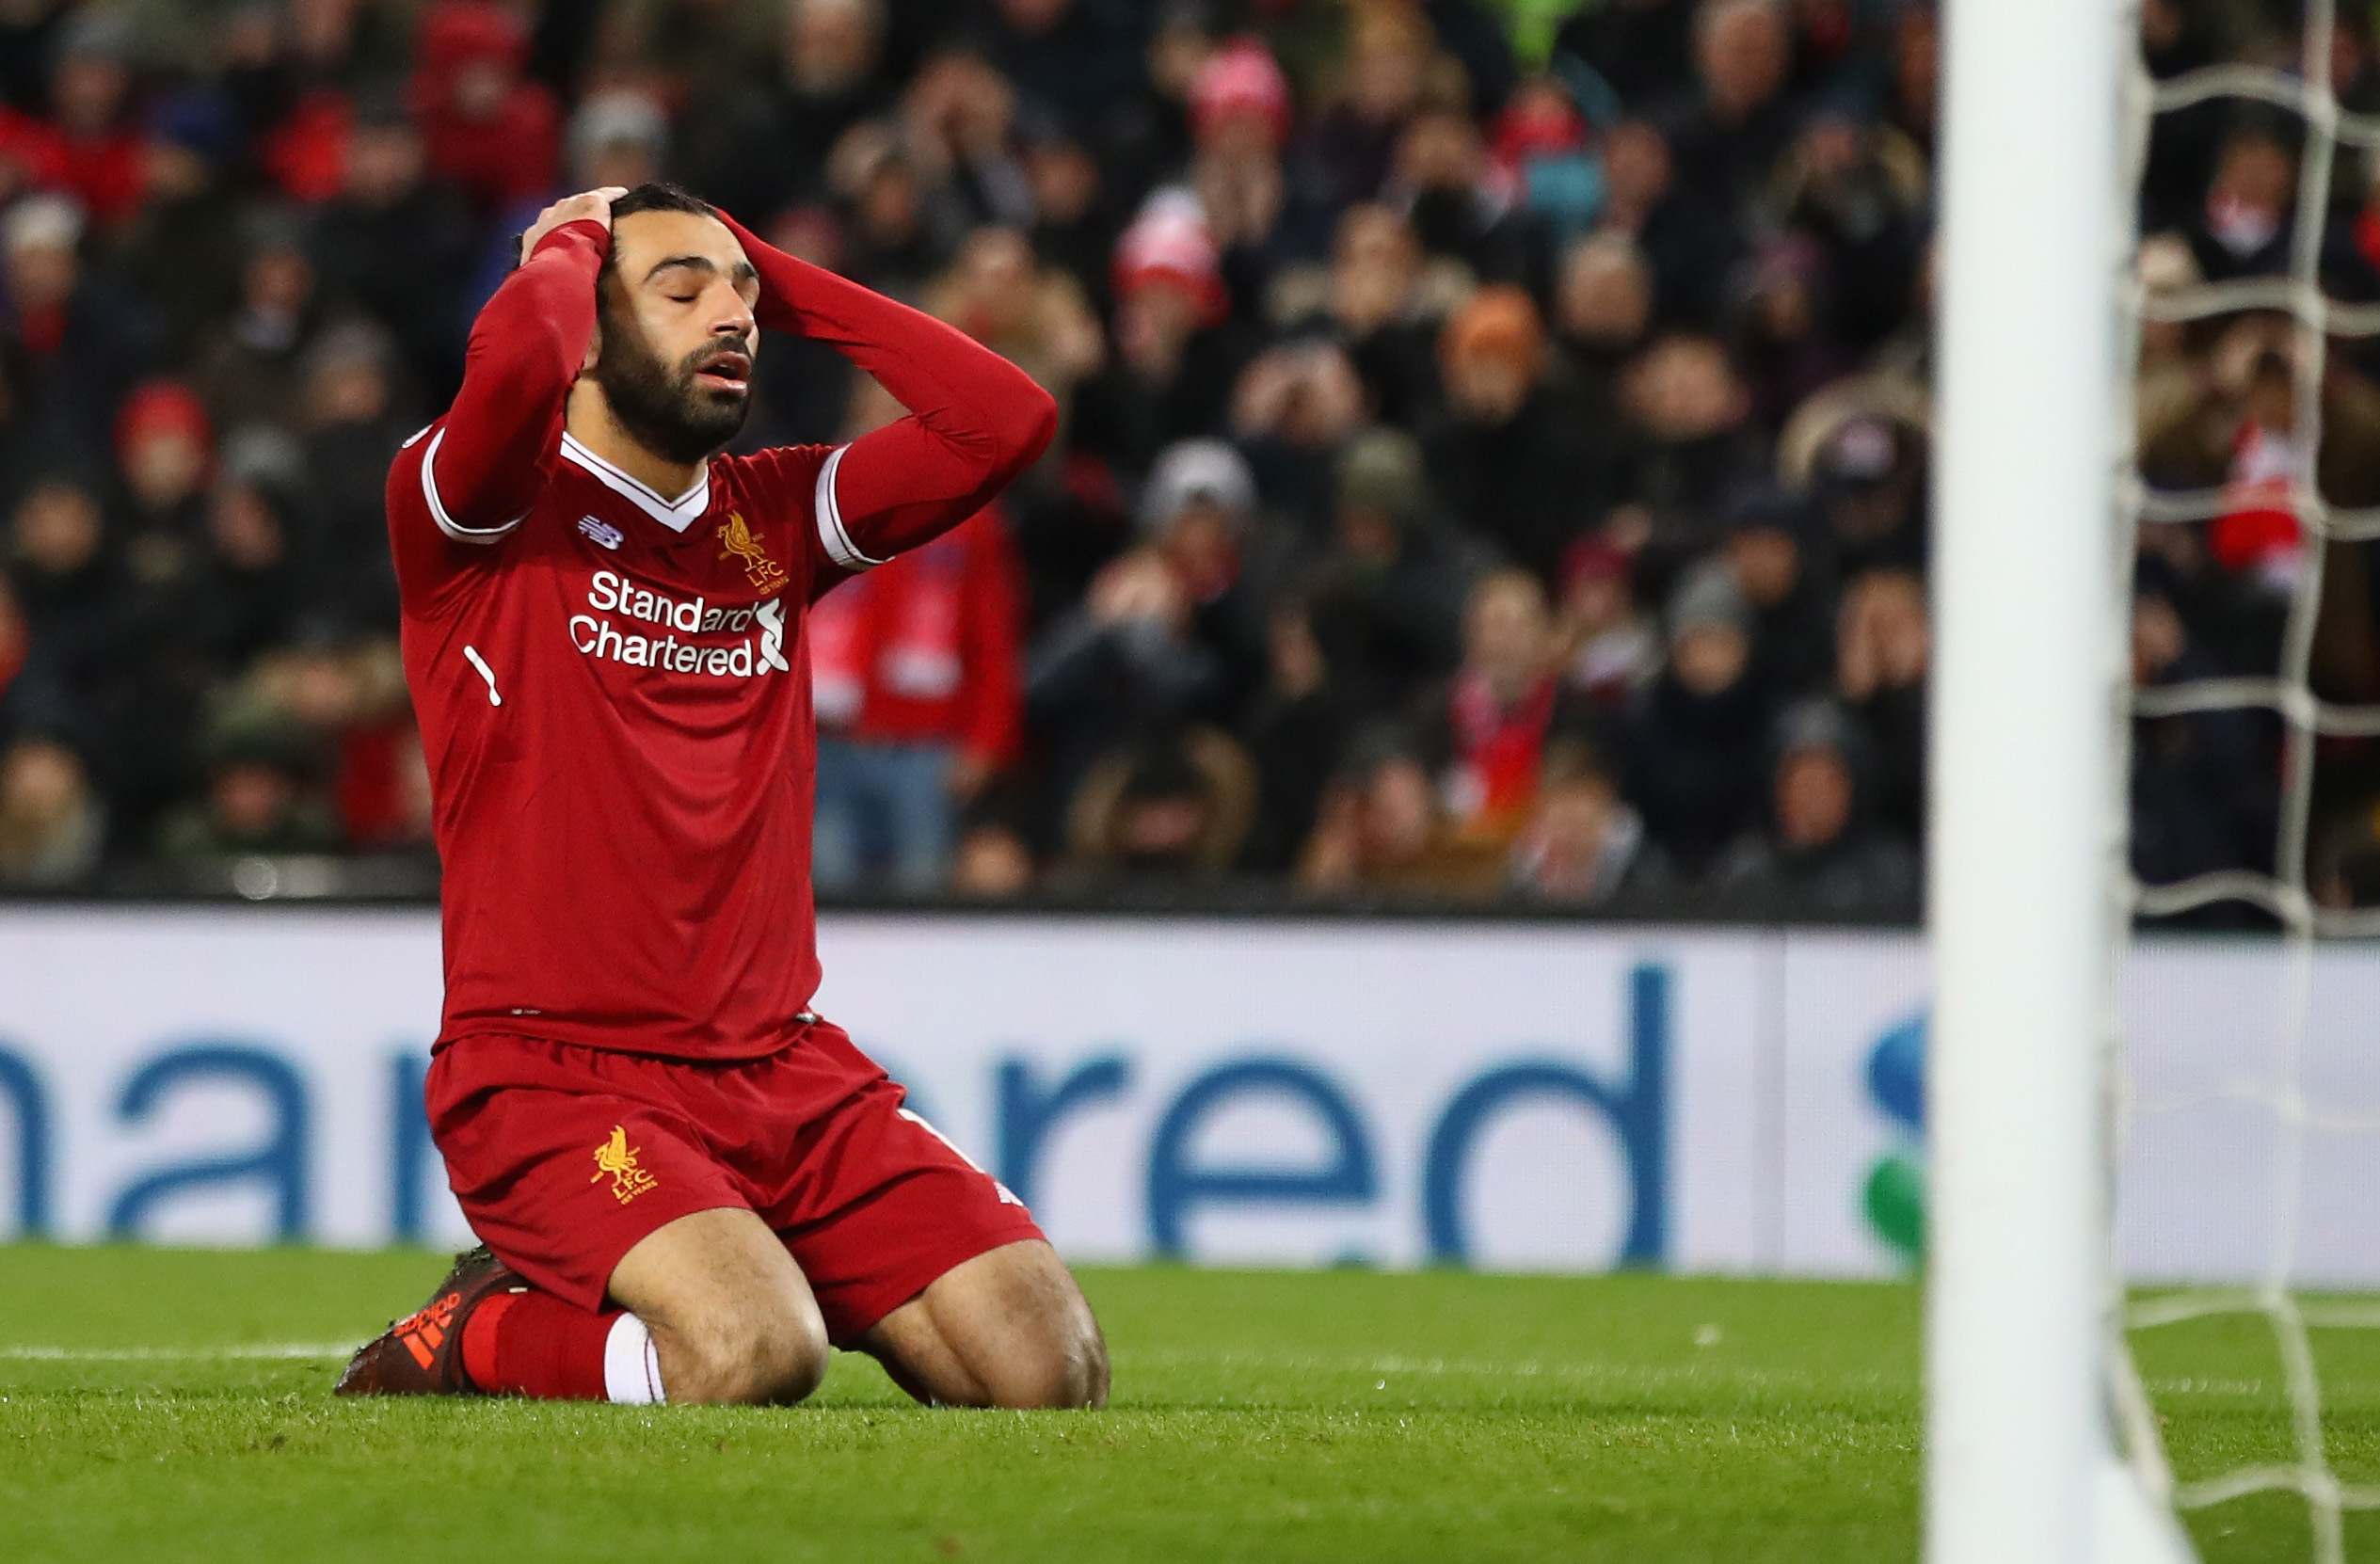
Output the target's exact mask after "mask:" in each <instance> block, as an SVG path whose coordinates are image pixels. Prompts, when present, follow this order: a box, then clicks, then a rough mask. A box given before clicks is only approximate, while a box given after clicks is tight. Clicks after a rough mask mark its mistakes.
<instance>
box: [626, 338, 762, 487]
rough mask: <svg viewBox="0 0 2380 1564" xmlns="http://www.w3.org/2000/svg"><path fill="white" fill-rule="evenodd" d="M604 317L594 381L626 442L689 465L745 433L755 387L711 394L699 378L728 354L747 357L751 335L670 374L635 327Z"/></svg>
mask: <svg viewBox="0 0 2380 1564" xmlns="http://www.w3.org/2000/svg"><path fill="white" fill-rule="evenodd" d="M605 313H606V316H607V318H606V319H605V320H604V322H603V348H602V351H601V352H600V353H599V354H598V355H597V357H596V360H595V383H596V384H597V385H599V386H600V387H602V388H603V399H604V400H605V401H606V402H608V403H610V404H611V407H612V416H613V417H614V418H616V419H618V420H619V423H620V427H621V428H623V429H625V430H627V431H628V433H629V438H631V439H633V440H635V441H636V443H637V444H639V445H641V446H643V447H644V448H645V449H646V450H647V451H650V452H651V453H652V454H653V455H656V456H659V457H660V458H661V459H662V460H663V461H665V462H676V463H679V464H682V465H685V466H689V467H691V466H693V465H694V464H695V463H696V462H699V461H701V460H703V459H704V458H705V457H708V456H711V455H715V454H717V453H718V452H719V451H720V450H721V449H722V448H723V447H725V446H726V445H727V441H729V440H731V439H735V438H736V436H737V435H738V434H739V433H741V432H742V431H743V421H744V420H745V419H746V418H747V417H749V416H750V415H751V412H752V391H751V389H750V387H749V386H748V385H747V386H746V387H745V389H744V390H743V391H736V392H727V391H712V390H711V389H709V388H707V387H705V386H702V385H698V384H697V383H696V382H695V375H697V374H699V373H700V372H701V371H702V370H703V368H704V367H705V366H706V365H708V364H709V363H710V362H711V360H712V359H715V358H717V357H718V356H719V355H720V354H721V353H722V352H724V351H726V350H728V349H733V350H734V351H736V352H738V353H742V354H743V355H745V357H746V358H747V359H749V358H750V357H751V354H752V342H751V339H750V338H748V337H722V338H718V339H715V340H713V341H711V342H708V343H704V344H703V345H702V346H700V347H698V348H696V349H695V351H694V352H692V353H689V354H687V355H686V356H685V357H684V358H683V359H679V361H678V364H677V367H676V368H674V369H673V368H671V367H670V366H669V365H666V364H664V363H663V362H662V360H661V356H660V355H659V354H657V353H655V352H654V351H653V349H652V345H651V344H650V343H647V341H646V340H645V334H644V333H643V332H641V331H639V330H637V329H636V327H635V325H634V324H633V323H632V322H628V321H623V320H621V319H619V318H618V317H617V316H616V315H613V314H612V313H611V312H610V311H605Z"/></svg>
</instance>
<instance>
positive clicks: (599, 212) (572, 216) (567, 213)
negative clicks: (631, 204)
mask: <svg viewBox="0 0 2380 1564" xmlns="http://www.w3.org/2000/svg"><path fill="white" fill-rule="evenodd" d="M627 194H628V187H627V186H626V185H620V184H607V185H604V186H603V187H602V188H601V189H599V190H582V191H580V192H579V193H578V194H577V195H575V196H565V197H563V198H562V199H560V200H558V201H556V202H554V203H553V204H552V205H551V206H549V207H547V208H546V209H545V210H544V211H543V212H540V213H538V214H537V220H536V221H535V222H534V223H531V224H530V225H529V231H527V232H525V233H523V234H522V235H521V236H520V259H521V260H523V261H526V260H528V259H529V258H530V257H531V256H532V255H535V254H536V253H537V241H539V240H540V239H543V238H544V237H545V236H546V235H547V234H549V233H551V232H552V231H554V230H555V229H557V228H560V227H561V226H562V225H563V224H565V223H576V222H585V221H588V220H589V219H592V220H593V221H596V222H599V223H601V224H602V225H603V226H604V227H605V228H606V229H609V228H610V227H611V226H612V203H613V202H614V201H615V200H617V199H620V198H621V197H622V196H625V195H627Z"/></svg>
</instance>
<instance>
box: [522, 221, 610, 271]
mask: <svg viewBox="0 0 2380 1564" xmlns="http://www.w3.org/2000/svg"><path fill="white" fill-rule="evenodd" d="M573 244H586V245H590V246H592V247H594V250H595V253H596V254H598V255H601V254H602V253H603V252H604V251H605V250H607V249H609V248H611V246H612V231H611V229H610V228H609V227H608V226H607V225H605V224H604V222H603V221H602V220H601V219H600V218H598V217H573V218H572V219H570V221H568V222H567V223H556V224H555V225H554V226H553V227H551V228H550V229H548V230H546V231H544V232H543V233H540V234H538V235H537V238H536V242H535V244H534V245H532V246H531V247H530V249H529V253H528V254H527V255H525V256H523V257H521V261H522V263H523V264H526V263H528V262H531V261H534V260H535V259H536V258H537V257H538V256H540V255H543V254H544V253H545V252H546V251H547V250H549V249H554V248H559V247H567V246H569V245H573Z"/></svg>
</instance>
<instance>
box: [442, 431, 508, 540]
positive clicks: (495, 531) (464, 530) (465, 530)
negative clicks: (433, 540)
mask: <svg viewBox="0 0 2380 1564" xmlns="http://www.w3.org/2000/svg"><path fill="white" fill-rule="evenodd" d="M445 439H446V431H445V430H443V429H440V430H439V432H438V433H437V434H434V435H432V436H431V437H430V448H429V449H428V450H426V451H424V452H423V453H422V498H423V499H424V500H427V501H428V502H429V503H430V519H431V520H433V521H435V522H437V523H438V530H439V532H442V533H444V534H445V535H447V536H449V537H451V538H453V539H454V540H455V542H457V543H493V542H495V541H496V540H497V539H498V538H500V537H503V535H505V534H506V533H509V532H511V531H512V530H513V529H514V528H515V527H518V526H519V525H520V524H521V522H523V521H525V520H527V519H528V517H527V515H526V514H523V515H520V516H516V517H514V518H513V519H511V520H509V521H507V522H505V523H504V524H503V526H501V527H466V526H464V525H463V524H462V523H460V522H458V521H456V520H455V519H454V518H453V517H451V516H449V515H447V514H446V505H445V503H444V502H442V501H440V500H439V497H438V480H437V479H436V478H435V477H433V476H432V475H431V472H430V464H431V463H432V462H434V461H436V460H438V448H439V445H440V444H441V443H442V442H443V441H444V440H445Z"/></svg>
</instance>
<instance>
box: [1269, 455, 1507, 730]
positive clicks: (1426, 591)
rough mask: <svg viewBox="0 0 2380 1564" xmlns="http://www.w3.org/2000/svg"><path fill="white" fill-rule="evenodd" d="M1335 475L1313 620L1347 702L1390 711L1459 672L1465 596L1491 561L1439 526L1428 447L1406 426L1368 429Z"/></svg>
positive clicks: (1353, 708)
mask: <svg viewBox="0 0 2380 1564" xmlns="http://www.w3.org/2000/svg"><path fill="white" fill-rule="evenodd" d="M1335 480H1336V481H1335V484H1334V490H1335V498H1336V501H1337V503H1336V504H1335V506H1334V509H1333V528H1332V538H1331V542H1330V544H1329V545H1328V550H1327V552H1326V553H1325V555H1324V557H1323V560H1322V563H1321V565H1320V567H1318V569H1317V571H1316V572H1315V582H1314V590H1313V594H1312V608H1311V614H1310V620H1309V622H1310V624H1311V626H1312V630H1313V634H1314V638H1315V641H1316V643H1317V644H1318V646H1319V647H1320V649H1321V652H1322V657H1323V661H1324V662H1325V663H1326V664H1327V665H1328V667H1329V668H1330V670H1331V677H1332V678H1333V680H1334V682H1335V684H1336V685H1337V687H1338V692H1339V694H1340V698H1341V699H1342V701H1343V702H1344V705H1345V709H1346V710H1348V711H1350V712H1352V713H1361V714H1380V713H1384V712H1386V711H1389V710H1395V709H1398V708H1401V707H1402V706H1403V705H1404V704H1405V703H1406V702H1408V701H1409V700H1411V699H1412V698H1413V695H1414V693H1415V692H1416V691H1418V690H1419V689H1421V688H1422V686H1424V685H1425V684H1427V683H1428V682H1429V681H1430V680H1431V679H1434V678H1444V677H1445V676H1446V675H1447V674H1448V673H1450V672H1452V671H1453V669H1454V667H1455V664H1456V663H1457V662H1459V661H1460V660H1461V658H1462V612H1463V604H1464V603H1465V601H1466V600H1467V599H1468V598H1469V597H1470V593H1471V584H1472V583H1473V582H1474V581H1475V580H1477V579H1478V576H1479V574H1480V572H1481V570H1482V569H1483V567H1484V562H1483V560H1482V559H1481V557H1480V553H1479V551H1478V550H1477V549H1475V548H1474V547H1473V546H1472V545H1471V544H1470V542H1469V540H1468V539H1467V538H1465V537H1464V536H1463V535H1462V534H1460V533H1456V532H1454V531H1452V530H1450V529H1446V528H1442V527H1440V526H1439V525H1438V524H1437V522H1436V520H1435V519H1434V518H1433V516H1432V515H1431V502H1430V483H1429V479H1428V477H1427V475H1426V473H1425V471H1424V470H1423V466H1422V456H1421V448H1420V446H1419V445H1418V444H1416V443H1415V441H1414V437H1413V436H1411V435H1409V434H1407V433H1405V432H1404V431H1403V430H1402V429H1386V428H1380V427H1373V428H1369V429H1366V430H1362V431H1360V432H1358V433H1357V434H1356V435H1355V436H1354V438H1352V439H1350V440H1349V441H1348V443H1347V449H1346V450H1345V451H1343V452H1342V453H1340V455H1339V462H1338V469H1337V471H1336V474H1335Z"/></svg>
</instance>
